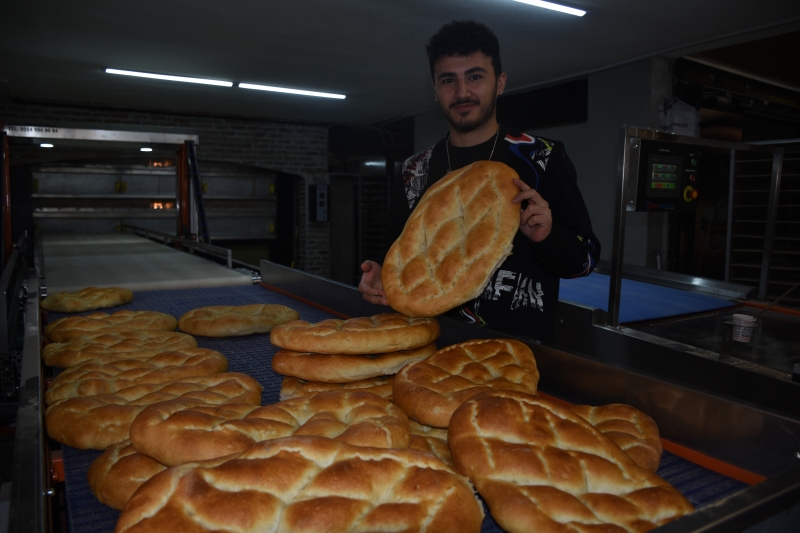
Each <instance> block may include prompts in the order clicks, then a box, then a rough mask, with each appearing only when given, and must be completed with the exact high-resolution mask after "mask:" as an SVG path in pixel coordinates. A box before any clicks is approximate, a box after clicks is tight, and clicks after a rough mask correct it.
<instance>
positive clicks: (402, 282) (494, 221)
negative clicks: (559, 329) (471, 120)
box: [381, 161, 520, 316]
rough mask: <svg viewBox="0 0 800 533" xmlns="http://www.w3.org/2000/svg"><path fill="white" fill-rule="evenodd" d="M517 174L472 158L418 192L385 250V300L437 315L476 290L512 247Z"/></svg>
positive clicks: (399, 307)
mask: <svg viewBox="0 0 800 533" xmlns="http://www.w3.org/2000/svg"><path fill="white" fill-rule="evenodd" d="M517 177H518V175H517V173H516V172H515V171H514V169H512V168H511V167H509V166H507V165H505V164H504V163H497V162H491V161H477V162H475V163H472V164H471V165H468V166H466V167H464V168H461V169H459V170H454V171H453V172H450V173H449V174H447V175H446V176H445V177H443V178H442V179H441V180H440V181H438V182H437V183H435V184H434V185H432V186H431V187H430V189H428V191H427V192H426V193H425V194H424V195H423V196H422V199H420V201H419V204H417V206H416V208H415V209H414V211H413V212H412V213H411V216H410V217H409V218H408V221H407V222H406V225H405V227H404V228H403V233H402V234H401V235H400V237H398V239H397V240H396V241H395V242H394V244H392V246H391V248H390V249H389V252H388V253H387V254H386V260H385V262H384V264H383V269H382V271H381V282H382V283H383V291H384V292H385V293H386V300H387V301H388V302H389V305H390V306H391V307H392V308H393V309H395V310H397V311H399V312H401V313H404V314H406V315H408V316H436V315H439V314H441V313H443V312H445V311H447V310H448V309H452V308H454V307H456V306H457V305H460V304H462V303H464V302H467V301H469V300H472V299H473V298H477V297H478V295H479V294H480V293H481V291H482V290H483V287H484V286H485V285H486V283H487V282H488V280H489V278H490V277H491V275H492V273H494V271H495V270H496V269H497V268H498V267H499V266H500V264H501V263H502V262H503V261H504V260H505V258H506V257H508V256H509V255H511V249H512V243H513V240H514V235H516V233H517V229H518V228H519V211H520V208H519V205H516V204H513V203H512V202H511V200H512V199H513V198H514V197H515V196H516V195H517V194H518V193H519V189H518V188H517V186H516V185H514V182H513V181H512V180H513V179H514V178H517Z"/></svg>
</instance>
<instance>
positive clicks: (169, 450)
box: [131, 391, 411, 466]
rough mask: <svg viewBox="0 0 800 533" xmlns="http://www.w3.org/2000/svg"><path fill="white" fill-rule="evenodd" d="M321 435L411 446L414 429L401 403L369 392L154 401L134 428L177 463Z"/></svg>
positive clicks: (164, 459)
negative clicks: (271, 400)
mask: <svg viewBox="0 0 800 533" xmlns="http://www.w3.org/2000/svg"><path fill="white" fill-rule="evenodd" d="M291 435H316V436H319V437H327V438H331V439H336V440H340V441H342V442H347V443H350V444H353V445H356V446H372V447H376V448H407V447H408V444H409V442H410V441H411V427H410V425H409V422H408V417H407V416H406V414H405V413H404V412H403V411H402V410H401V409H400V408H399V407H397V406H396V405H394V404H392V403H391V402H389V401H387V400H384V399H383V398H381V397H379V396H376V395H375V394H372V393H369V392H361V391H340V392H323V393H321V394H317V395H315V396H308V397H305V398H294V399H292V400H286V401H283V402H280V403H276V404H272V405H265V406H253V405H241V404H238V405H237V404H226V405H221V406H211V405H197V406H189V407H188V408H187V406H186V404H185V403H183V402H181V401H180V400H175V401H172V402H164V403H159V404H157V405H151V406H150V407H148V408H147V409H145V410H144V411H142V413H141V414H140V415H139V416H137V417H136V420H134V422H133V425H132V426H131V442H133V446H134V448H136V450H137V451H139V452H141V453H143V454H145V455H148V456H150V457H152V458H153V459H155V460H157V461H158V462H160V463H163V464H165V465H168V466H174V465H178V464H182V463H188V462H193V461H203V460H207V459H215V458H217V457H222V456H224V455H230V454H232V453H237V452H242V451H244V450H246V449H247V448H249V447H250V446H252V445H254V444H256V443H258V442H263V441H266V440H273V439H278V438H281V437H288V436H291Z"/></svg>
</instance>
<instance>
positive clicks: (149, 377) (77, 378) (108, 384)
mask: <svg viewBox="0 0 800 533" xmlns="http://www.w3.org/2000/svg"><path fill="white" fill-rule="evenodd" d="M226 370H228V360H227V359H225V356H224V355H222V354H221V353H219V352H217V351H214V350H209V349H207V348H189V349H188V350H183V351H182V352H163V353H160V354H157V355H154V356H152V357H149V358H147V359H119V358H116V357H110V356H105V357H98V358H96V359H90V360H89V361H87V362H85V363H84V364H82V365H78V366H73V367H71V368H68V369H67V370H64V371H63V372H61V373H60V374H59V375H58V376H56V378H55V379H54V380H53V383H52V384H51V385H50V387H48V389H47V392H46V393H45V395H44V398H45V403H46V404H47V405H50V404H51V403H53V402H54V401H56V400H63V399H66V398H75V397H77V396H96V395H98V394H114V393H117V392H119V391H121V390H123V389H126V388H128V387H134V386H137V385H142V384H145V383H165V382H168V381H175V380H179V379H184V378H189V377H192V376H210V375H213V374H220V373H222V372H225V371H226Z"/></svg>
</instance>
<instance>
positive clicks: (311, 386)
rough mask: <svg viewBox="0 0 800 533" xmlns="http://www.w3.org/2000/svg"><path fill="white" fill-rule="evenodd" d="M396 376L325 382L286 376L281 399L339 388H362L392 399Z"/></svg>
mask: <svg viewBox="0 0 800 533" xmlns="http://www.w3.org/2000/svg"><path fill="white" fill-rule="evenodd" d="M393 380H394V376H380V377H377V378H370V379H362V380H360V381H353V382H351V383H323V382H321V381H303V380H302V379H297V378H293V377H291V376H286V377H285V378H283V381H282V382H281V401H283V400H289V399H291V398H301V397H303V396H314V395H315V394H319V393H320V392H331V391H339V390H360V391H364V392H371V393H372V394H377V395H378V396H380V397H381V398H385V399H387V400H389V401H392V381H393Z"/></svg>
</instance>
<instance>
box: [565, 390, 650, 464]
mask: <svg viewBox="0 0 800 533" xmlns="http://www.w3.org/2000/svg"><path fill="white" fill-rule="evenodd" d="M570 409H572V410H573V411H574V412H575V413H577V414H578V415H579V416H580V417H581V418H583V419H584V420H586V421H587V422H589V423H590V424H591V425H593V426H594V427H595V428H597V429H598V430H599V431H600V432H601V433H602V434H603V435H605V436H606V437H608V438H610V439H611V440H612V441H614V443H615V444H616V445H617V446H619V447H620V448H622V451H624V452H625V453H626V454H628V456H629V457H630V458H631V459H633V462H635V463H636V464H637V465H639V466H640V467H642V468H644V469H645V470H649V471H650V472H655V471H656V470H658V465H659V463H661V452H662V445H661V438H660V436H659V434H658V426H657V425H656V422H655V420H653V419H652V418H650V416H648V415H647V414H646V413H643V412H642V411H640V410H639V409H636V408H635V407H633V406H630V405H625V404H620V403H613V404H609V405H602V406H599V407H592V406H590V405H572V406H570Z"/></svg>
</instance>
